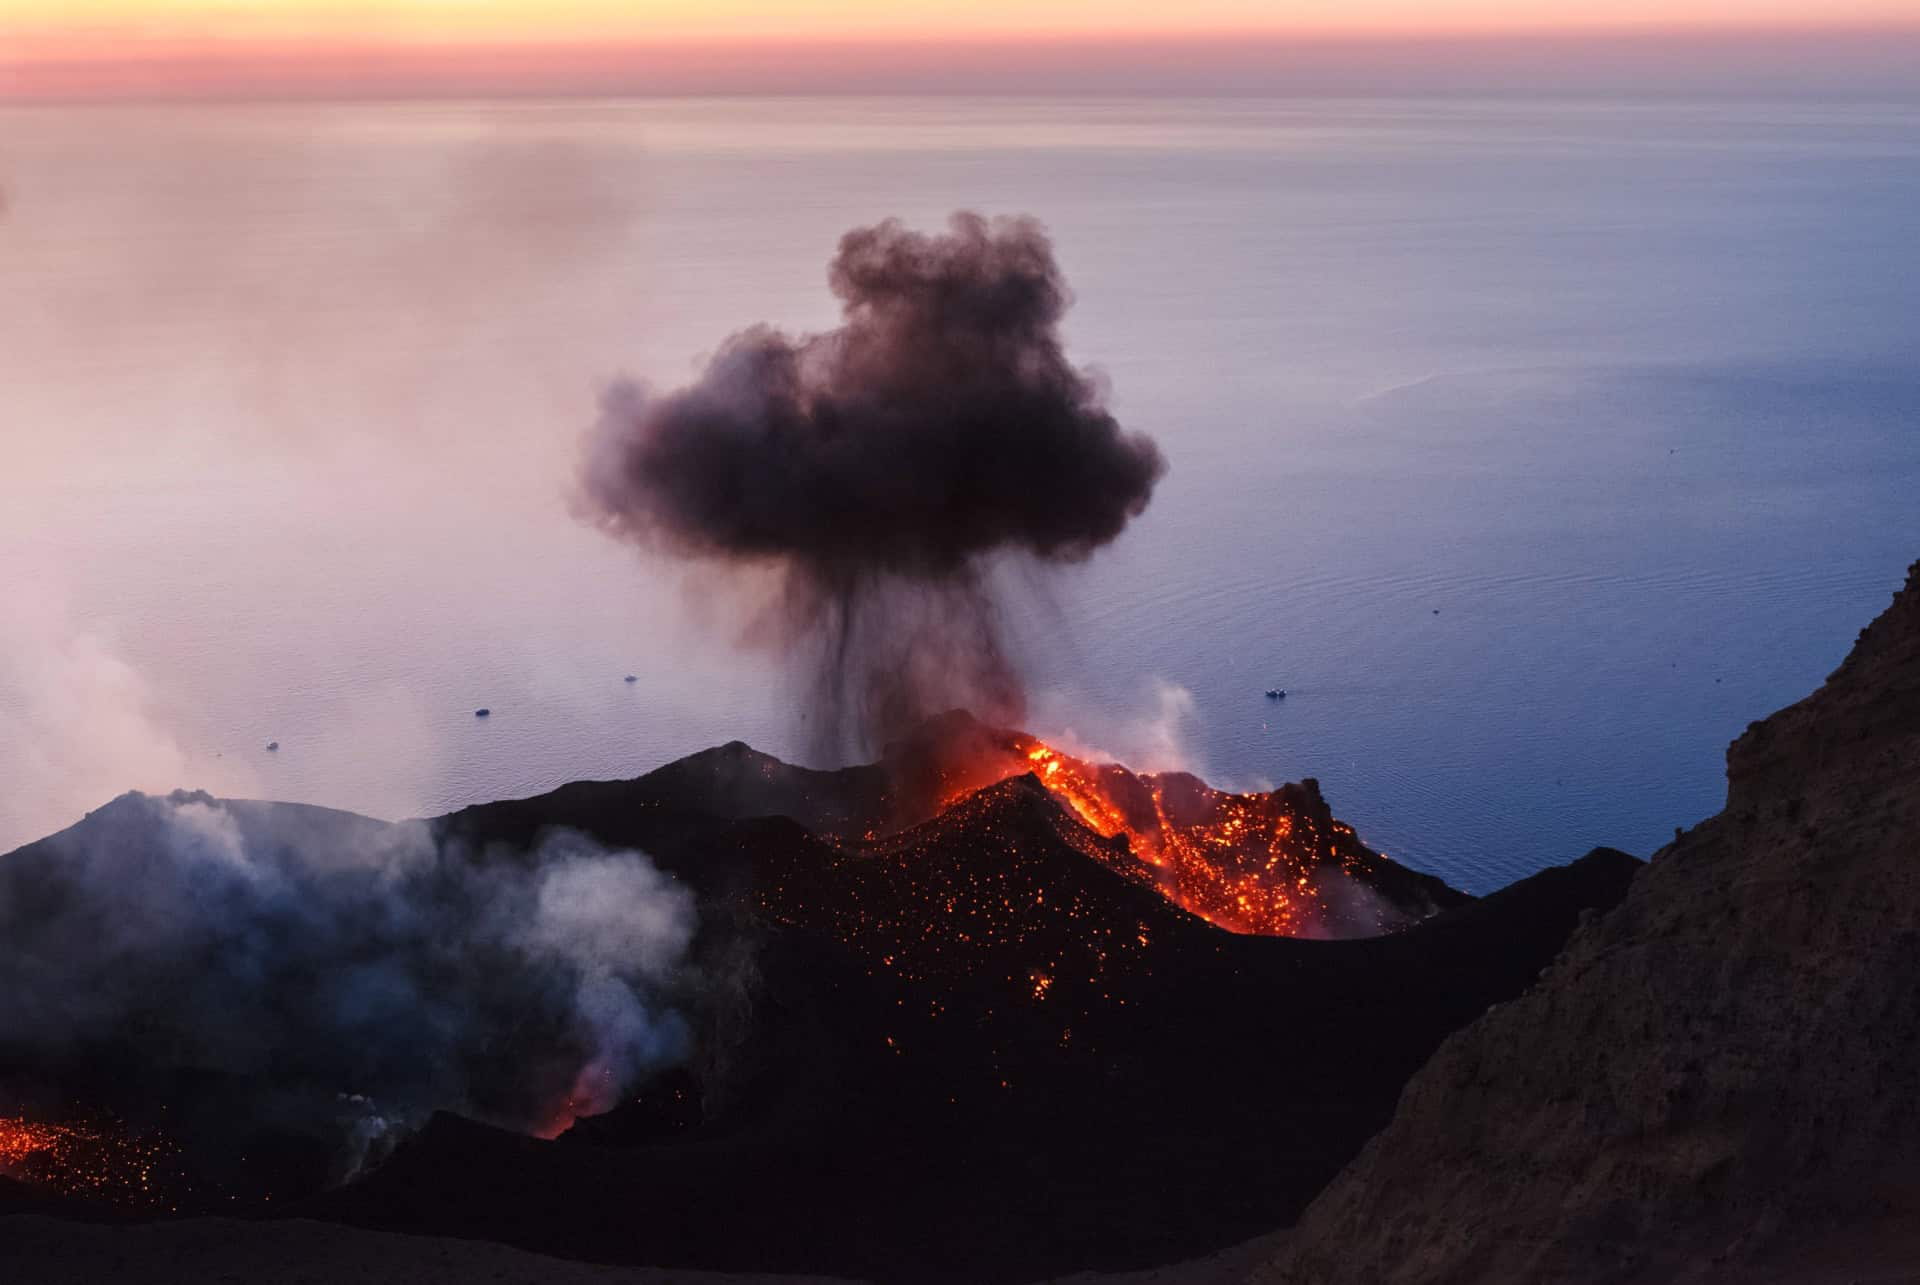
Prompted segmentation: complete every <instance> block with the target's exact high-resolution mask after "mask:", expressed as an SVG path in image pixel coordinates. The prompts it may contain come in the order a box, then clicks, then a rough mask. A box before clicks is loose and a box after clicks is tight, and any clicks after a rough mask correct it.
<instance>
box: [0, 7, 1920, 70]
mask: <svg viewBox="0 0 1920 1285" xmlns="http://www.w3.org/2000/svg"><path fill="white" fill-rule="evenodd" d="M1916 21H1920V9H1916V6H1915V4H1914V3H1913V0H1842V2H1841V3H1820V2H1819V0H1610V2H1609V3H1607V4H1605V5H1587V6H1580V7H1578V8H1574V7H1570V6H1564V5H1555V4H1548V3H1533V4H1520V5H1516V4H1514V3H1511V2H1510V0H1507V2H1503V0H1281V2H1280V3H1275V2H1274V0H1189V3H1186V4H1183V5H1178V6H1172V5H1165V4H1160V3H1157V2H1156V3H1141V2H1140V0H924V2H923V3H921V4H918V5H914V6H912V7H911V8H910V9H903V7H902V6H900V5H898V4H896V3H893V0H647V2H646V3H642V4H635V3H633V0H0V39H4V40H6V41H7V42H8V43H9V44H13V43H15V42H22V43H23V44H24V46H25V47H26V48H28V49H30V50H32V51H33V54H38V53H42V52H46V51H52V50H59V51H61V52H62V53H65V54H68V55H74V54H80V53H91V54H93V55H96V56H100V57H108V56H113V55H116V54H122V53H130V52H137V51H138V50H139V49H140V48H141V47H142V46H156V45H157V46H177V45H204V46H206V47H208V48H209V49H212V48H215V47H218V46H222V45H231V44H233V43H236V42H238V43H250V42H262V43H267V44H278V43H284V42H295V43H297V42H301V41H307V40H312V41H318V42H322V43H333V42H349V43H362V44H370V45H387V46H391V45H417V44H437V45H447V44H460V45H474V44H514V43H521V42H534V43H559V44H565V43H571V42H575V41H602V40H606V41H671V40H711V39H729V40H751V41H769V40H777V41H782V42H794V41H805V40H823V41H844V40H893V39H915V40H918V39H927V40H939V39H959V40H975V39H992V40H1002V39H1005V40H1016V39H1037V40H1060V39H1125V38H1142V37H1154V36H1165V37H1179V36H1223V35H1255V36H1269V37H1272V36H1289V35H1293V36H1315V35H1320V36H1355V35H1377V36H1407V35H1444V34H1463V35H1465V34H1480V35H1486V34H1500V33H1522V32H1541V33H1545V32H1568V33H1573V32H1610V31H1624V30H1641V31H1646V30H1698V29H1702V28H1707V29H1746V30H1752V29H1766V28H1777V27H1782V26H1787V27H1792V26H1811V27H1821V28H1827V29H1832V28H1844V27H1849V26H1861V25H1875V24H1912V23H1914V22H1916ZM33 54H29V55H28V56H33ZM15 56H16V57H18V56H19V54H18V49H16V53H15Z"/></svg>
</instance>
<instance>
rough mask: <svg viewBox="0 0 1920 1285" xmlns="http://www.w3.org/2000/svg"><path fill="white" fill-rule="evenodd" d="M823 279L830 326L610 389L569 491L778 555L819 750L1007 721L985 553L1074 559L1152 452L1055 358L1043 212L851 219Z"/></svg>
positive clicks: (690, 535)
mask: <svg viewBox="0 0 1920 1285" xmlns="http://www.w3.org/2000/svg"><path fill="white" fill-rule="evenodd" d="M830 281H831V283H832V287H833V291H834V293H835V294H836V295H838V296H839V297H840V299H841V301H842V305H843V310H844V315H845V322H844V324H842V325H841V326H840V327H839V328H838V329H835V330H831V331H828V332H826V333H824V334H817V335H803V336H798V337H794V336H789V335H786V334H783V333H781V332H779V331H777V330H774V329H771V328H769V327H765V326H756V327H754V328H753V329H750V330H746V331H742V332H741V333H739V334H736V335H734V336H733V337H732V338H731V339H729V340H728V341H727V342H726V343H725V344H724V345H723V346H722V347H721V349H720V351H719V352H718V354H717V355H716V356H714V357H713V359H712V360H711V361H710V362H709V363H708V365H707V367H706V369H705V371H704V372H703V373H702V374H701V376H700V378H699V379H698V381H697V382H695V383H694V384H692V385H691V386H689V387H687V388H682V389H679V390H677V391H674V392H671V393H664V394H662V393H655V392H653V391H650V390H647V389H644V388H641V387H639V386H637V385H635V384H631V383H622V384H620V385H617V386H616V387H615V388H614V389H612V391H611V392H609V393H608V395H607V396H606V398H605V401H604V404H603V406H602V410H601V416H600V420H599V423H598V424H597V426H596V427H595V429H594V431H593V432H592V434H591V435H590V438H589V444H588V451H587V457H586V466H585V470H584V478H583V484H582V503H581V507H582V510H583V512H584V514H585V515H586V516H587V518H588V519H589V520H590V521H592V522H593V523H594V524H596V525H597V526H599V527H600V528H601V529H602V530H604V531H606V532H607V533H608V534H610V535H613V536H615V537H618V538H620V539H624V540H629V541H632V542H635V543H637V544H640V545H642V546H645V547H649V548H656V549H663V550H665V551H668V552H671V553H674V554H678V555H681V556H685V557H690V558H698V559H706V560H710V561H712V562H715V563H718V564H721V565H723V566H726V567H729V568H733V569H745V568H748V567H759V566H770V567H772V568H774V569H775V570H776V571H777V572H778V574H779V575H780V577H781V583H782V586H783V594H782V596H781V599H780V607H779V611H778V619H777V621H776V627H775V628H774V629H773V630H772V632H771V634H770V635H768V636H770V637H771V638H773V639H774V640H775V641H776V643H777V645H778V647H779V648H780V649H781V650H782V651H783V653H784V654H785V655H786V656H787V657H788V658H789V659H790V660H792V661H793V662H794V663H796V664H798V665H799V666H801V667H802V670H803V672H804V673H805V674H806V675H807V676H808V677H809V678H810V680H811V682H812V684H813V687H814V690H813V692H812V693H811V695H812V699H811V700H809V701H808V702H807V705H808V708H809V710H810V712H811V713H812V714H813V716H814V720H815V721H814V724H813V735H814V741H815V748H816V750H817V751H819V752H823V753H844V752H847V751H850V750H862V749H871V748H874V747H875V746H876V745H877V744H878V743H880V742H882V741H883V740H884V739H885V738H886V737H888V736H890V735H893V734H895V733H897V732H899V731H901V730H903V729H904V728H905V727H907V726H909V725H911V724H913V723H915V722H917V721H918V720H920V719H921V718H924V717H926V716H927V715H929V714H932V713H935V712H938V711H940V710H943V709H947V708H951V707H954V706H964V707H968V708H971V709H973V710H974V711H975V712H977V713H980V714H982V715H984V716H988V717H991V718H995V719H1001V720H1011V719H1017V718H1018V717H1019V715H1020V713H1021V712H1022V711H1021V707H1022V705H1023V700H1022V692H1021V683H1020V680H1019V674H1018V672H1017V670H1016V668H1015V666H1014V665H1013V663H1012V662H1011V660H1010V658H1009V656H1008V652H1007V648H1006V646H1005V642H1004V636H1003V627H1002V623H1001V619H1000V611H999V608H998V605H997V603H996V600H995V597H994V592H993V588H992V585H991V577H990V563H991V562H992V561H993V560H994V559H995V558H997V557H1001V556H1005V555H1012V556H1024V557H1026V558H1029V559H1032V560H1035V561H1037V562H1039V563H1062V562H1073V561H1078V560H1080V559H1083V558H1085V557H1086V556H1087V555H1088V554H1090V553H1091V552H1092V551H1093V550H1094V549H1096V548H1099V547H1100V546H1102V545H1104V544H1106V543H1107V542H1108V541H1110V540H1112V539H1113V538H1114V537H1115V536H1117V535H1118V534H1119V533H1120V532H1121V530H1122V529H1124V528H1125V526H1126V525H1127V523H1128V521H1129V520H1131V519H1132V518H1134V517H1136V516H1137V515H1138V514H1139V513H1140V512H1141V511H1142V510H1143V509H1144V508H1145V507H1146V504H1147V501H1148V499H1149V498H1150V497H1151V495H1152V493H1153V487H1154V484H1155V483H1156V482H1157V481H1158V480H1159V478H1160V476H1161V475H1162V473H1164V472H1165V469H1166V464H1165V461H1164V460H1163V459H1162V457H1161V454H1160V451H1159V449H1158V448H1157V447H1156V446H1155V445H1154V443H1153V441H1152V440H1151V439H1150V438H1148V437H1145V436H1143V435H1141V434H1138V433H1129V432H1127V431H1125V430H1123V429H1122V428H1121V427H1120V425H1119V424H1118V423H1116V422H1115V420H1114V418H1113V416H1112V415H1111V414H1110V413H1109V412H1108V410H1107V408H1106V405H1105V401H1104V396H1103V390H1102V388H1101V386H1100V385H1099V383H1098V382H1097V381H1096V380H1095V379H1093V378H1092V377H1090V376H1089V375H1088V374H1087V373H1086V372H1084V371H1081V370H1079V369H1076V368H1075V367H1074V366H1073V365H1072V364H1071V363H1070V362H1068V360H1067V358H1066V356H1065V354H1064V353H1063V351H1062V348H1061V342H1060V336H1059V329H1058V327H1059V322H1060V317H1061V314H1062V313H1063V312H1064V310H1065V308H1066V306H1067V303H1068V299H1069V296H1068V291H1067V288H1066V284H1065V282H1064V280H1063V279H1062V277H1061V274H1060V270H1059V267H1058V266H1057V265H1056V263H1055V262H1054V257H1053V248H1052V245H1051V243H1050V242H1049V240H1048V238H1047V235H1046V233H1045V232H1044V231H1043V230H1042V228H1041V227H1040V225H1039V224H1038V223H1036V222H1035V221H1033V220H1032V219H1027V218H1010V219H996V220H993V221H988V220H987V219H984V218H982V217H980V216H979V215H976V214H956V215H954V216H953V218H952V220H951V222H950V226H949V228H948V231H947V232H946V233H944V234H940V235H925V234H921V233H915V232H911V231H908V230H907V229H905V228H903V227H902V226H901V225H900V224H898V223H896V222H891V221H890V222H886V223H882V224H880V225H878V226H876V227H870V228H861V229H857V230H855V231H852V232H849V233H847V235H846V236H845V237H843V238H842V239H841V242H840V249H839V253H838V254H837V255H836V256H835V258H834V260H833V264H832V267H831V269H830Z"/></svg>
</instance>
